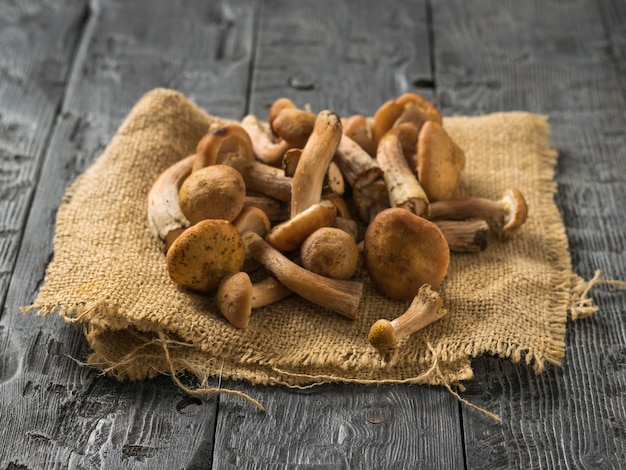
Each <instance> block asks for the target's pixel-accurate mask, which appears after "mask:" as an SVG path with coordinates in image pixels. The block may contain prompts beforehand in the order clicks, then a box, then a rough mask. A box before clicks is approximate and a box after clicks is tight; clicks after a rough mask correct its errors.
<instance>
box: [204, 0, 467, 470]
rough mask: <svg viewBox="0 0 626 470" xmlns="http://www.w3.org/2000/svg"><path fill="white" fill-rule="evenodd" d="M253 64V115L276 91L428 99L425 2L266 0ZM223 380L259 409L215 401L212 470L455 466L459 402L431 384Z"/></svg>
mask: <svg viewBox="0 0 626 470" xmlns="http://www.w3.org/2000/svg"><path fill="white" fill-rule="evenodd" d="M254 65H255V66H254V72H253V81H252V85H251V98H250V100H251V101H250V112H252V113H254V114H256V115H258V116H265V115H266V114H267V109H268V107H269V105H270V104H271V103H272V102H273V101H274V100H275V99H276V98H279V97H281V96H286V97H289V98H291V99H292V100H293V101H294V102H295V103H296V104H297V105H299V106H304V105H305V104H309V105H310V106H311V108H312V110H314V111H315V112H317V111H319V110H321V109H325V108H329V109H332V110H334V111H335V112H337V113H339V114H340V115H344V116H345V115H349V114H352V113H362V114H366V115H371V114H373V113H374V111H375V110H376V109H377V107H378V106H380V105H381V104H382V103H383V102H384V101H386V100H387V99H390V98H392V97H395V96H397V95H399V94H400V93H402V92H404V91H407V90H412V91H419V92H422V93H423V94H425V95H429V94H430V93H429V92H427V93H424V90H423V89H421V88H419V89H418V88H417V87H416V86H415V85H416V84H423V83H432V74H431V64H430V54H429V43H428V26H427V10H426V5H425V3H423V2H410V1H402V2H391V3H390V2H386V3H384V2H363V1H358V0H355V1H351V0H344V1H321V2H289V1H287V0H268V1H264V2H263V3H262V6H261V17H260V20H259V33H258V46H257V53H256V60H255V64H254ZM230 386H232V387H236V388H237V389H238V390H242V391H244V392H246V393H248V394H250V395H251V396H253V397H254V398H256V399H258V400H260V401H261V403H263V404H264V405H265V406H266V408H267V412H266V413H264V414H262V413H254V412H251V411H250V409H249V405H246V404H242V403H241V401H240V400H234V399H231V398H229V397H222V398H220V410H219V415H218V424H217V429H216V441H215V452H214V468H232V469H235V468H237V469H241V468H268V469H269V468H363V469H366V468H420V467H422V468H426V467H427V468H446V469H448V468H460V467H462V466H463V455H462V446H461V440H460V435H459V433H458V431H459V416H458V403H457V401H456V400H455V399H454V398H452V396H451V395H449V394H448V393H447V392H445V391H442V390H440V389H437V388H428V387H411V386H394V387H383V386H381V387H372V386H353V385H350V386H343V385H334V386H333V385H328V386H323V387H319V388H314V389H313V390H310V391H307V392H300V391H294V390H288V389H285V388H281V387H252V386H250V385H247V384H233V383H230V382H229V387H230ZM368 419H369V420H370V421H368ZM379 420H380V421H381V422H380V423H379V422H377V421H379Z"/></svg>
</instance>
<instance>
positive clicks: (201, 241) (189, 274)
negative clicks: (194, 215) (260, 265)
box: [166, 219, 245, 292]
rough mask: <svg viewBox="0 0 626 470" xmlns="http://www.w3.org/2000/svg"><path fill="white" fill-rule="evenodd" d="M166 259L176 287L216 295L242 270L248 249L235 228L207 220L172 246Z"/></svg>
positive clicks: (184, 233)
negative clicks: (223, 283)
mask: <svg viewBox="0 0 626 470" xmlns="http://www.w3.org/2000/svg"><path fill="white" fill-rule="evenodd" d="M166 259H167V269H168V272H169V275H170V278H171V279H172V281H174V282H175V283H176V284H178V285H180V286H182V287H185V288H187V289H191V290H194V291H198V292H212V291H214V290H215V289H216V288H217V286H218V285H219V283H220V281H221V280H222V278H223V277H224V276H225V275H227V274H230V273H234V272H237V271H241V268H242V267H243V263H244V260H245V248H244V245H243V243H242V241H241V236H240V234H239V231H238V230H237V228H236V227H235V226H234V225H232V224H231V223H230V222H228V221H226V220H215V219H207V220H202V221H200V222H198V223H197V224H195V225H192V226H191V227H189V228H188V229H187V230H185V231H184V232H183V233H182V234H181V235H180V236H179V237H178V238H177V239H176V240H175V241H174V243H172V246H171V247H170V249H169V250H168V252H167V257H166Z"/></svg>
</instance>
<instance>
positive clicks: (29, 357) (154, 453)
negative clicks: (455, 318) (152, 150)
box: [0, 0, 626, 469]
mask: <svg viewBox="0 0 626 470" xmlns="http://www.w3.org/2000/svg"><path fill="white" fill-rule="evenodd" d="M625 21H626V4H625V3H624V2H623V1H621V0H597V1H590V0H574V1H572V2H545V1H540V0H531V1H525V2H515V1H504V2H503V1H496V0H480V1H476V2H464V1H462V0H445V1H438V2H429V1H408V0H402V1H397V2H373V1H366V0H334V1H330V0H323V1H316V2H290V1H287V0H258V1H253V0H250V1H244V0H237V1H225V0H224V1H221V2H206V1H200V0H188V1H181V2H168V1H149V0H138V1H133V2H127V1H124V0H102V1H97V0H94V1H91V2H87V1H84V2H81V1H74V0H73V1H69V0H66V1H57V0H27V1H20V2H10V1H0V50H1V51H2V53H1V54H0V195H1V198H0V307H1V311H2V316H1V318H0V417H1V418H2V422H3V426H2V428H1V429H0V441H1V442H3V443H4V444H5V445H3V446H0V468H3V469H4V468H7V469H40V468H76V469H82V468H106V469H115V468H132V469H135V468H137V469H139V468H151V469H152V468H168V469H169V468H190V469H205V468H206V469H208V468H215V469H218V468H262V469H265V468H291V469H295V468H363V469H369V468H398V469H405V468H490V469H491V468H503V469H505V468H506V469H508V468H524V469H525V468H541V469H553V468H602V469H607V468H622V467H623V465H624V462H626V426H625V425H624V423H625V422H626V323H625V321H626V315H625V312H626V293H624V292H615V291H611V290H610V289H608V288H602V287H599V288H597V289H595V290H594V291H593V296H594V298H595V299H596V301H597V303H598V305H599V306H600V308H601V313H600V314H598V315H596V316H593V317H591V318H588V319H585V320H579V321H577V322H570V323H569V324H568V333H567V351H566V354H567V356H566V358H565V359H564V363H563V367H562V368H560V369H559V368H549V369H548V370H547V371H546V372H545V373H543V374H541V375H539V376H536V375H535V374H534V372H532V371H531V370H529V369H527V368H526V367H524V366H517V365H513V364H511V363H510V362H508V361H502V360H500V359H497V358H490V357H485V358H478V359H476V360H475V361H474V363H473V365H474V368H475V373H476V378H475V379H474V380H472V381H470V382H468V383H467V384H466V386H467V391H466V392H465V393H464V394H463V397H464V398H466V399H468V400H469V401H470V402H472V403H475V404H477V405H479V406H482V407H484V408H486V409H488V410H490V411H493V412H495V413H498V414H500V415H501V416H502V421H501V422H495V421H493V420H491V419H490V418H488V417H486V416H484V415H482V414H481V413H479V412H477V411H475V410H473V409H471V408H468V407H467V406H465V405H462V404H460V403H459V402H458V401H457V400H456V399H455V398H454V397H452V396H451V395H450V394H449V393H448V392H446V391H444V390H441V389H439V388H431V387H418V386H380V387H371V386H356V385H327V386H320V387H317V388H313V389H311V390H307V391H294V390H289V389H286V388H283V387H253V386H251V385H249V384H247V383H234V382H228V383H225V384H224V385H225V386H226V385H227V386H228V387H232V388H236V389H238V390H242V391H244V392H245V393H247V394H249V395H251V396H252V397H254V398H256V399H258V400H260V401H261V402H262V403H263V404H264V405H265V406H266V408H267V411H266V412H265V413H261V412H258V411H256V410H254V409H253V408H251V407H250V405H249V404H248V403H247V402H244V401H243V400H241V399H240V398H237V397H233V396H226V395H225V396H221V397H216V396H211V397H205V398H203V399H202V400H200V399H198V398H191V397H188V396H186V395H185V394H184V393H182V392H181V391H179V390H178V389H177V388H176V387H175V386H174V385H173V384H172V382H171V380H170V379H169V378H168V377H160V378H157V379H155V380H148V381H144V382H140V383H117V382H114V381H113V380H111V379H108V378H106V377H103V376H100V375H99V374H98V373H97V372H96V371H94V370H92V369H89V368H86V367H84V366H83V365H81V364H80V361H81V360H82V359H84V357H85V355H86V353H87V345H86V343H85V341H84V339H83V336H82V333H81V331H79V330H76V329H74V328H73V327H71V326H69V325H65V324H63V323H62V322H61V321H60V320H58V319H55V318H52V317H51V318H45V319H44V318H39V317H36V316H33V315H30V316H27V317H26V316H23V315H22V314H21V312H20V306H22V305H26V304H29V303H30V302H31V301H32V300H33V299H34V297H35V295H36V292H37V289H38V288H39V286H40V284H41V282H42V280H43V275H44V270H45V267H46V265H47V263H48V262H49V260H50V259H51V257H52V256H53V253H52V236H53V233H54V220H55V215H56V210H57V208H58V205H59V203H60V201H61V197H62V195H63V193H64V191H65V188H66V187H67V186H68V185H69V184H71V182H72V181H73V180H74V178H75V177H76V176H77V175H78V174H80V173H81V172H83V171H84V170H85V169H86V168H88V166H89V165H90V164H91V162H92V161H93V160H94V159H95V158H96V157H97V156H98V155H99V154H100V152H101V151H102V149H103V148H104V146H105V145H106V143H107V142H108V141H109V139H110V138H111V136H112V135H113V134H114V132H115V130H116V129H117V126H118V125H119V124H120V123H121V121H122V119H123V118H124V116H125V115H126V113H127V112H128V110H129V109H130V108H131V107H132V105H133V104H134V103H135V102H136V101H137V99H138V98H139V97H140V96H141V95H142V94H143V93H144V92H146V91H148V90H150V89H152V88H154V87H157V86H166V87H170V88H175V89H177V90H180V91H181V92H183V93H184V94H186V95H187V96H189V97H190V98H191V99H192V100H194V101H196V102H197V103H198V104H199V105H200V106H201V107H203V108H204V109H206V110H207V111H209V112H211V113H214V114H217V115H221V116H225V117H233V118H240V117H241V116H243V115H244V114H245V113H247V112H253V113H255V114H258V115H263V114H264V113H265V112H266V110H267V107H268V105H269V104H270V103H271V102H272V101H273V100H274V99H275V98H277V97H279V96H287V97H290V98H292V99H293V100H294V101H295V102H296V103H297V104H299V105H305V104H309V105H310V106H311V107H312V108H313V109H314V110H319V109H322V108H326V107H328V108H331V109H333V110H335V111H337V112H339V113H340V114H343V115H347V114H351V113H363V114H371V113H372V112H373V111H374V110H375V109H376V107H377V106H378V105H379V104H380V103H382V102H383V101H384V100H386V99H388V98H391V97H393V96H396V95H397V94H399V93H400V92H403V91H405V90H414V91H418V92H420V93H423V94H424V95H425V96H427V97H430V98H433V99H434V100H435V101H436V102H437V104H438V105H439V106H440V108H441V110H442V112H443V114H444V115H454V114H466V115H478V114H482V113H488V112H494V111H507V110H524V111H530V112H537V113H543V114H547V115H548V116H549V118H550V124H551V126H552V132H553V135H552V142H553V145H554V146H555V147H556V149H557V150H558V151H559V154H560V159H559V164H558V167H557V176H556V177H557V181H558V185H559V192H558V194H557V197H556V202H557V204H558V206H559V208H560V210H561V213H562V214H563V219H564V222H565V226H566V230H567V235H568V239H569V241H570V249H571V253H572V261H573V266H574V269H575V271H576V272H577V273H579V274H580V275H581V276H583V277H585V278H590V277H591V276H593V273H594V271H595V270H596V269H601V270H602V271H603V273H604V277H606V278H617V279H626V235H625V234H626V230H625V227H626V224H625V223H624V220H626V208H625V207H626V181H625V180H626V176H624V175H625V174H626V151H625V150H624V149H626V87H625V86H624V84H623V76H624V74H625V73H626V23H625ZM215 383H217V379H216V382H215ZM9 443H12V444H9Z"/></svg>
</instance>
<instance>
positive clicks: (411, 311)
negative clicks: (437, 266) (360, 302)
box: [367, 284, 447, 354]
mask: <svg viewBox="0 0 626 470" xmlns="http://www.w3.org/2000/svg"><path fill="white" fill-rule="evenodd" d="M446 314H447V310H446V309H445V308H443V300H442V299H441V296H440V295H439V294H438V293H437V292H436V291H434V290H432V289H431V286H430V285H429V284H424V285H423V286H422V287H420V289H419V291H418V293H417V295H416V296H415V297H414V298H413V300H412V302H411V304H410V305H409V307H408V308H407V310H406V311H405V312H404V313H403V314H402V315H400V316H399V317H398V318H396V319H394V320H391V321H389V320H384V319H382V320H378V321H377V322H376V323H374V324H373V325H372V327H371V329H370V332H369V334H368V337H367V339H368V341H369V342H370V344H371V345H372V346H374V347H375V348H376V349H377V350H378V351H379V352H380V353H381V354H384V353H386V352H388V351H390V350H393V349H395V348H396V347H397V346H398V343H399V342H400V341H401V340H402V339H403V338H406V337H408V336H410V335H412V334H413V333H415V332H416V331H419V330H421V329H422V328H424V327H426V326H428V325H430V324H431V323H433V322H435V321H437V320H439V319H440V318H442V317H443V316H445V315H446Z"/></svg>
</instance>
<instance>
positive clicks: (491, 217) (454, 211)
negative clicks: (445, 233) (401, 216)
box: [431, 188, 528, 240]
mask: <svg viewBox="0 0 626 470" xmlns="http://www.w3.org/2000/svg"><path fill="white" fill-rule="evenodd" d="M472 218H476V219H482V220H485V221H486V222H487V223H488V224H489V226H490V227H491V229H492V231H494V232H495V233H496V234H497V235H498V237H499V238H500V239H501V240H506V239H508V238H510V237H511V236H512V235H513V234H515V233H516V232H517V230H519V228H520V227H521V226H522V225H523V224H524V223H525V222H526V219H527V218H528V205H527V203H526V200H525V198H524V195H523V194H522V192H521V191H520V190H519V189H517V188H510V189H507V190H506V191H504V193H503V194H502V197H501V198H500V199H498V200H491V199H487V198H482V197H467V198H462V199H452V200H446V201H438V202H434V203H432V204H431V219H433V220H437V219H448V220H453V219H457V220H458V219H472Z"/></svg>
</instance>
